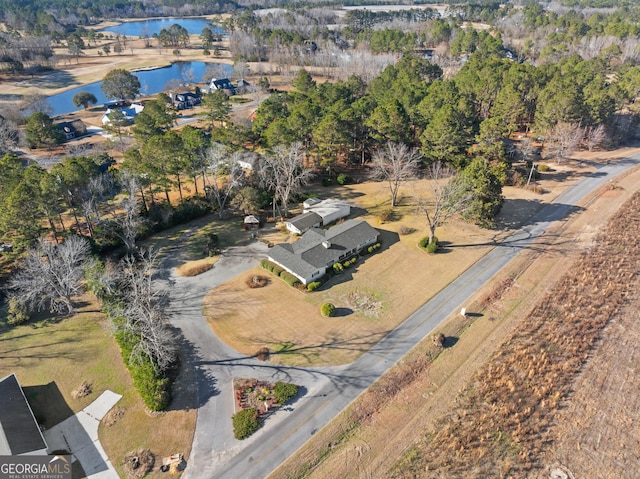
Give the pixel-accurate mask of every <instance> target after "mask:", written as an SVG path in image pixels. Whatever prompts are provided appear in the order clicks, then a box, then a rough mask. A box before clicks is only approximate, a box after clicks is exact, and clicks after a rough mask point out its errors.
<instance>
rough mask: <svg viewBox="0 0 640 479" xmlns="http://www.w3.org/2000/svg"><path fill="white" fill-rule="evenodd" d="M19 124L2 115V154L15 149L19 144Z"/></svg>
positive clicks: (0, 140)
mask: <svg viewBox="0 0 640 479" xmlns="http://www.w3.org/2000/svg"><path fill="white" fill-rule="evenodd" d="M19 138H20V136H19V134H18V126H17V125H16V124H15V123H14V122H12V121H10V120H6V119H4V118H2V117H0V155H4V154H5V153H8V152H9V151H11V150H13V148H14V147H15V146H17V144H18V139H19Z"/></svg>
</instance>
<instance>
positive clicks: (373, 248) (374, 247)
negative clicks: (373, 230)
mask: <svg viewBox="0 0 640 479" xmlns="http://www.w3.org/2000/svg"><path fill="white" fill-rule="evenodd" d="M379 249H380V243H376V244H372V245H371V246H369V247H368V248H367V253H374V252H376V251H378V250H379Z"/></svg>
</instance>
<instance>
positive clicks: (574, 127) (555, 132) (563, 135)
mask: <svg viewBox="0 0 640 479" xmlns="http://www.w3.org/2000/svg"><path fill="white" fill-rule="evenodd" d="M583 136H584V132H583V129H582V128H581V127H580V125H579V124H578V123H566V122H559V123H557V124H556V125H555V126H554V127H553V128H552V129H551V131H550V132H549V135H548V136H547V138H546V156H547V157H551V158H555V159H556V162H560V161H562V160H564V159H566V158H568V157H569V156H570V155H571V154H572V153H573V152H574V151H575V150H576V148H577V147H578V145H580V142H581V141H582V138H583Z"/></svg>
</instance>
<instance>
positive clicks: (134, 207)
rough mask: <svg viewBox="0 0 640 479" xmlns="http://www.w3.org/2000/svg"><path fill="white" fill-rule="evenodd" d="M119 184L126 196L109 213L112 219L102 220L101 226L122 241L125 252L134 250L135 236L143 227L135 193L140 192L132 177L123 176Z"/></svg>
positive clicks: (136, 181)
mask: <svg viewBox="0 0 640 479" xmlns="http://www.w3.org/2000/svg"><path fill="white" fill-rule="evenodd" d="M120 183H121V184H122V187H123V188H124V190H125V191H126V196H125V197H124V199H122V200H121V201H120V202H119V203H118V204H117V207H115V208H113V209H112V211H111V215H112V217H111V218H110V219H108V220H102V221H101V224H102V226H105V227H107V228H108V229H109V230H110V231H111V232H112V233H113V234H114V235H116V236H117V237H118V238H120V239H121V240H122V242H123V243H124V245H125V247H126V248H127V252H129V253H131V252H133V251H135V249H136V236H137V235H138V233H139V232H140V230H141V228H142V227H143V226H144V219H143V218H142V217H141V216H140V211H139V207H138V200H137V198H136V193H137V192H138V191H140V184H139V182H138V179H137V178H136V177H135V176H133V175H128V174H123V175H122V177H121V179H120Z"/></svg>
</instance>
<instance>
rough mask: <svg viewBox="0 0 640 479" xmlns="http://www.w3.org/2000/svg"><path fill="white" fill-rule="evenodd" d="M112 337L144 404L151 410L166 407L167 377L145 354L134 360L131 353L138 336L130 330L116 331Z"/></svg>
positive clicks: (168, 397) (168, 388)
mask: <svg viewBox="0 0 640 479" xmlns="http://www.w3.org/2000/svg"><path fill="white" fill-rule="evenodd" d="M114 337H115V340H116V342H117V343H118V346H120V353H121V354H122V359H123V360H124V364H125V366H126V367H127V369H128V370H129V373H130V374H131V378H132V379H133V385H134V387H135V388H136V389H137V390H138V393H139V394H140V397H141V398H142V400H143V401H144V404H145V405H146V406H147V407H148V408H149V409H150V410H151V411H162V410H163V409H166V407H167V406H168V405H169V403H170V402H171V392H170V386H171V384H170V381H169V378H168V377H167V376H166V375H164V374H163V373H162V372H160V371H157V370H156V368H154V367H153V364H152V362H151V359H150V358H149V356H147V355H146V354H144V353H143V354H141V355H140V356H139V357H137V358H136V359H135V360H134V358H133V357H132V355H131V353H132V351H133V348H134V347H135V346H136V344H137V343H138V341H139V340H140V338H138V337H136V336H135V335H134V334H132V333H131V332H130V331H129V332H125V331H118V332H117V333H116V334H115V335H114Z"/></svg>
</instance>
